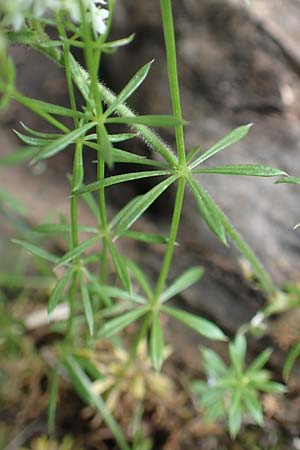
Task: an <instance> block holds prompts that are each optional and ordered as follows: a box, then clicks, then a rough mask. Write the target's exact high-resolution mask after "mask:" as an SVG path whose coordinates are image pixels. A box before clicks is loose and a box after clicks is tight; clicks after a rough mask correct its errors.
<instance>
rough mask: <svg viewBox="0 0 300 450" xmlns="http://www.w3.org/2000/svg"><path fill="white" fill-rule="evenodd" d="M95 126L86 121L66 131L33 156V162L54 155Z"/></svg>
mask: <svg viewBox="0 0 300 450" xmlns="http://www.w3.org/2000/svg"><path fill="white" fill-rule="evenodd" d="M94 126H95V122H91V123H87V124H85V125H83V126H82V127H80V128H76V129H75V130H73V131H71V132H70V133H66V134H65V135H63V136H62V137H61V138H59V139H56V140H55V141H53V142H52V143H51V144H49V145H46V147H44V148H43V149H42V150H41V151H40V152H39V153H38V154H37V155H36V157H35V158H34V160H33V161H34V162H36V161H40V160H42V159H46V158H50V157H51V156H54V155H56V154H57V153H59V152H60V151H62V150H63V149H64V148H66V147H67V146H68V145H70V144H72V143H73V142H74V141H76V139H78V138H80V137H81V136H83V135H84V134H85V133H86V132H87V131H88V130H90V129H91V128H92V127H94Z"/></svg>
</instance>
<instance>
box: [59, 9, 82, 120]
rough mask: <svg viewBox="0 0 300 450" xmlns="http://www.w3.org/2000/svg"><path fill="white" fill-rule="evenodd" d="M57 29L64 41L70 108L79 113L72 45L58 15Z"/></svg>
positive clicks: (75, 118) (76, 118)
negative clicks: (73, 75)
mask: <svg viewBox="0 0 300 450" xmlns="http://www.w3.org/2000/svg"><path fill="white" fill-rule="evenodd" d="M57 28H58V32H59V34H60V37H61V39H62V41H63V52H64V64H65V72H66V79H67V86H68V93H69V99H70V106H71V109H72V111H77V106H76V99H75V93H74V86H73V79H72V74H71V66H70V44H69V42H68V41H67V34H66V31H65V29H64V27H63V25H62V22H61V18H60V14H57ZM74 126H75V127H76V128H78V126H79V119H78V117H77V116H76V115H75V116H74Z"/></svg>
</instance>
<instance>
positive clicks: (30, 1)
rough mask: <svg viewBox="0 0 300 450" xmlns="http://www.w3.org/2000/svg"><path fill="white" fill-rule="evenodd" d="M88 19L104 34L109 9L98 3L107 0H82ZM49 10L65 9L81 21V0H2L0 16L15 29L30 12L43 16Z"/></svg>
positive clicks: (72, 18)
mask: <svg viewBox="0 0 300 450" xmlns="http://www.w3.org/2000/svg"><path fill="white" fill-rule="evenodd" d="M82 1H83V6H84V9H85V11H86V14H87V20H88V22H90V23H91V25H92V27H93V29H94V31H95V32H96V33H98V34H103V33H105V31H106V23H105V21H106V19H107V18H108V16H109V11H108V10H107V9H104V8H102V7H100V6H97V5H106V3H107V2H106V1H105V0H82ZM48 11H55V12H59V11H65V12H66V13H67V14H68V15H69V16H70V19H71V20H72V21H73V22H75V23H81V21H82V17H81V8H80V3H79V0H0V17H1V16H2V17H3V23H4V24H5V25H8V26H11V27H12V28H13V29H14V30H16V31H18V30H20V29H21V28H22V27H23V25H24V23H25V20H26V17H28V15H29V14H33V15H34V16H35V17H42V16H43V15H44V14H45V13H47V12H48Z"/></svg>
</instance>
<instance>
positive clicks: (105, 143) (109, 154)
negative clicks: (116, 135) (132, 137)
mask: <svg viewBox="0 0 300 450" xmlns="http://www.w3.org/2000/svg"><path fill="white" fill-rule="evenodd" d="M100 138H101V142H100V150H101V152H102V155H103V158H104V161H105V162H106V164H107V165H108V167H112V166H113V163H114V159H113V146H112V143H111V141H110V139H109V136H108V133H107V131H106V128H105V126H104V125H101V126H100Z"/></svg>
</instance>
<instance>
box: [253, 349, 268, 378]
mask: <svg viewBox="0 0 300 450" xmlns="http://www.w3.org/2000/svg"><path fill="white" fill-rule="evenodd" d="M271 354H272V350H271V349H270V348H266V349H265V350H264V351H262V352H261V353H260V354H259V355H258V356H257V357H256V358H255V359H254V361H253V362H252V363H251V364H250V366H249V367H248V369H247V374H249V375H250V374H251V373H253V372H257V371H258V370H260V369H262V368H263V367H264V366H265V365H266V363H267V362H268V361H269V359H270V356H271Z"/></svg>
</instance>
